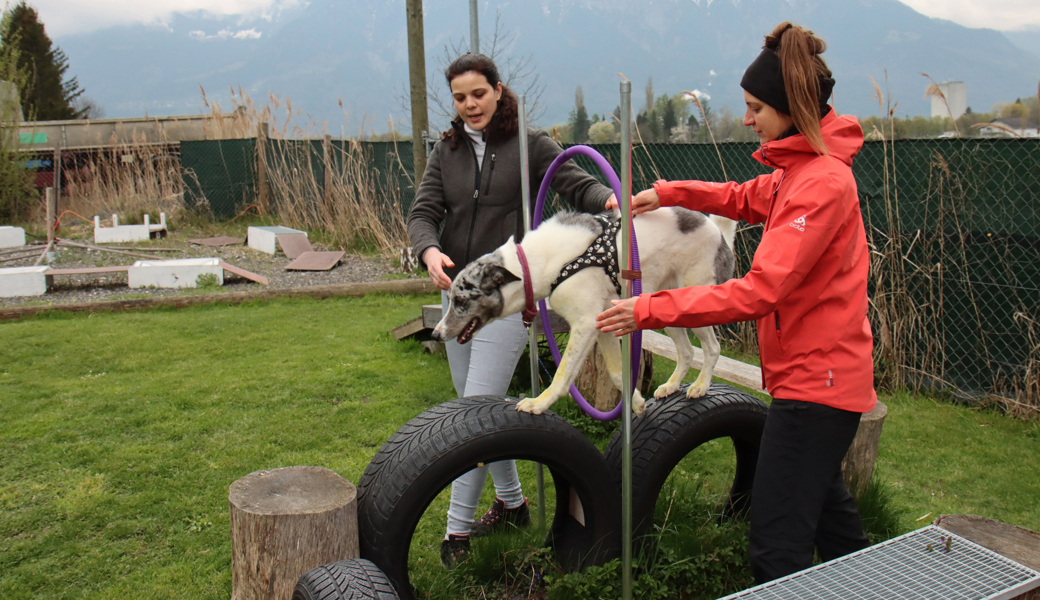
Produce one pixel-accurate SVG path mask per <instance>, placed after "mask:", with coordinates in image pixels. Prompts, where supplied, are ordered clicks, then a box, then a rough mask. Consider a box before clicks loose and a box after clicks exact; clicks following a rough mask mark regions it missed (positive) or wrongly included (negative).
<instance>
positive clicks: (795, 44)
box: [765, 21, 834, 155]
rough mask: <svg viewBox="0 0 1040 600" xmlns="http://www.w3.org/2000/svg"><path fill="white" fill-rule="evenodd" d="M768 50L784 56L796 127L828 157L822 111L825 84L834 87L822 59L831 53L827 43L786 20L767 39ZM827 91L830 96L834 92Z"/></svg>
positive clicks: (811, 144)
mask: <svg viewBox="0 0 1040 600" xmlns="http://www.w3.org/2000/svg"><path fill="white" fill-rule="evenodd" d="M765 48H766V49H768V50H772V51H773V52H776V53H777V55H778V56H779V57H780V70H781V72H782V73H783V77H784V91H785V92H786V93H787V101H788V104H789V107H790V110H791V113H790V114H791V118H792V119H793V120H794V125H795V127H797V128H798V131H799V132H801V134H802V135H804V136H805V139H806V140H808V142H809V145H810V146H812V147H813V149H814V150H816V152H818V153H819V154H823V155H826V154H827V145H826V144H825V143H824V141H823V135H822V134H821V133H820V118H821V115H820V110H821V105H822V104H824V103H825V102H826V101H827V98H821V96H822V95H823V94H822V93H821V92H822V91H823V90H821V81H824V82H828V83H829V85H828V86H827V87H828V88H829V87H830V86H833V85H834V80H833V79H832V78H831V70H830V69H829V68H827V63H825V62H823V58H821V57H820V54H823V52H824V51H826V50H827V43H826V42H824V41H823V40H821V39H820V38H818V37H816V36H815V35H814V34H813V32H811V31H809V30H807V29H803V28H801V27H799V26H798V25H792V24H791V23H790V22H788V21H784V22H783V23H781V24H779V25H777V26H776V29H774V30H773V32H772V33H770V34H769V35H767V36H766V45H765ZM826 92H827V96H828V97H829V96H830V93H829V92H830V90H829V89H827V90H826Z"/></svg>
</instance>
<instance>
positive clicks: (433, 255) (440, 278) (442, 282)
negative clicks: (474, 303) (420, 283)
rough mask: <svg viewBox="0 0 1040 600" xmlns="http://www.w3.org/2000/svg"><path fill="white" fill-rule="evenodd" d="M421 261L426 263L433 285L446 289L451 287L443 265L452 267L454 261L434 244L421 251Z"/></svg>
mask: <svg viewBox="0 0 1040 600" xmlns="http://www.w3.org/2000/svg"><path fill="white" fill-rule="evenodd" d="M422 258H423V262H424V263H426V270H427V271H429V272H430V279H431V280H432V281H433V285H435V286H437V287H438V288H440V289H442V290H447V289H448V288H450V287H451V278H450V277H448V275H447V274H446V273H445V272H444V268H445V267H454V266H455V263H454V262H452V260H451V259H450V258H449V257H448V255H447V254H444V253H442V252H441V251H440V249H439V248H437V247H436V246H430V247H429V248H427V249H426V251H425V252H423V256H422Z"/></svg>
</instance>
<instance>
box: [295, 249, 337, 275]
mask: <svg viewBox="0 0 1040 600" xmlns="http://www.w3.org/2000/svg"><path fill="white" fill-rule="evenodd" d="M344 255H346V252H344V251H342V250H337V251H335V252H304V253H303V254H301V255H300V256H299V258H297V259H296V260H294V261H292V262H291V263H289V264H287V265H285V270H286V271H328V270H329V269H331V268H333V267H335V266H336V265H338V264H339V261H340V259H341V258H343V256H344Z"/></svg>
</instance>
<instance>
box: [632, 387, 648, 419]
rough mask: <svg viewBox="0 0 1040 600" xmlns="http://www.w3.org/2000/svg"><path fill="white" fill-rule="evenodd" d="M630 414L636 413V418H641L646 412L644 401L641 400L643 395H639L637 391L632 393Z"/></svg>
mask: <svg viewBox="0 0 1040 600" xmlns="http://www.w3.org/2000/svg"><path fill="white" fill-rule="evenodd" d="M632 412H634V413H636V416H637V417H641V416H643V413H645V412H646V400H643V394H641V393H639V390H633V391H632Z"/></svg>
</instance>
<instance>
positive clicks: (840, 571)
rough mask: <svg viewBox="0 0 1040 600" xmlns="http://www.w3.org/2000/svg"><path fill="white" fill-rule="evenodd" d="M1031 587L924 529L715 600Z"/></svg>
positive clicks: (959, 541) (1027, 573)
mask: <svg viewBox="0 0 1040 600" xmlns="http://www.w3.org/2000/svg"><path fill="white" fill-rule="evenodd" d="M947 540H950V541H949V542H947ZM947 548H948V549H947ZM1037 587H1040V573H1037V572H1036V571H1034V570H1032V569H1030V568H1028V567H1026V566H1023V565H1020V564H1018V563H1017V562H1015V561H1013V560H1011V559H1009V558H1006V557H1004V556H1001V555H1000V554H997V553H996V552H993V551H991V550H988V549H986V548H983V547H982V546H979V545H978V544H975V543H974V542H971V541H969V540H967V539H965V538H963V537H960V536H958V535H956V534H953V533H950V532H948V531H946V530H944V529H940V528H938V527H936V526H934V525H929V526H928V527H924V528H922V529H918V530H917V531H912V532H910V533H908V534H906V535H902V536H899V537H897V538H893V539H891V540H888V541H887V542H882V543H880V544H877V545H874V546H871V547H869V548H866V549H865V550H861V551H860V552H856V553H854V554H850V555H848V556H844V557H842V558H839V559H836V560H832V561H830V562H826V563H823V564H821V565H817V566H815V567H812V568H811V569H806V570H804V571H800V572H798V573H795V574H793V575H790V576H788V577H784V578H781V579H777V580H776V581H771V582H769V583H765V584H762V585H760V586H757V587H753V588H751V589H748V590H744V591H743V592H739V593H736V594H733V595H730V596H726V597H725V598H723V599H721V600H730V599H731V598H753V599H755V600H807V599H810V598H811V599H814V600H815V599H819V600H824V599H835V600H858V599H868V598H870V599H878V600H881V599H885V598H889V599H892V598H898V599H900V600H909V599H925V598H935V599H942V600H984V599H992V600H997V599H1004V598H1014V597H1015V596H1018V595H1020V594H1022V593H1025V592H1027V591H1029V590H1031V589H1034V588H1037Z"/></svg>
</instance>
